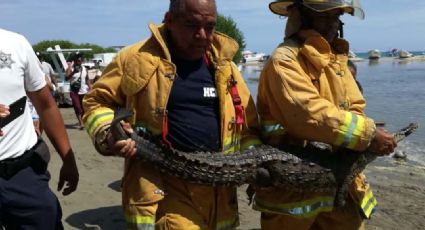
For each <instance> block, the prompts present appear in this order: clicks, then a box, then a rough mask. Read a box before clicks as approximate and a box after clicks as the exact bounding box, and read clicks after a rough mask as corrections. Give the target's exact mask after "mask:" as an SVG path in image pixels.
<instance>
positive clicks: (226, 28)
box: [216, 15, 246, 63]
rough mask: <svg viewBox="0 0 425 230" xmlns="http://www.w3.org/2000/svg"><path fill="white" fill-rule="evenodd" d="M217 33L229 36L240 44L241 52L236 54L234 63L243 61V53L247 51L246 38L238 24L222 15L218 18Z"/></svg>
mask: <svg viewBox="0 0 425 230" xmlns="http://www.w3.org/2000/svg"><path fill="white" fill-rule="evenodd" d="M216 31H218V32H221V33H224V34H226V35H227V36H229V37H231V38H233V39H235V40H236V41H237V42H238V44H239V50H238V52H237V53H236V55H235V57H234V58H233V61H234V62H235V63H239V62H240V61H241V60H242V51H243V50H244V49H245V46H246V44H245V37H244V35H243V33H242V31H240V30H239V29H238V27H237V25H236V22H235V21H233V19H232V18H231V17H230V16H229V17H224V16H222V15H218V16H217V26H216Z"/></svg>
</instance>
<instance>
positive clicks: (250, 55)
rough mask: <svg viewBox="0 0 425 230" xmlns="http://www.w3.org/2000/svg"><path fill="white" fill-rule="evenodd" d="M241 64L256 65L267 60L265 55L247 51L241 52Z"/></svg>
mask: <svg viewBox="0 0 425 230" xmlns="http://www.w3.org/2000/svg"><path fill="white" fill-rule="evenodd" d="M242 56H243V58H242V63H257V62H263V61H265V60H267V55H266V54H265V53H257V52H252V51H249V50H244V51H242Z"/></svg>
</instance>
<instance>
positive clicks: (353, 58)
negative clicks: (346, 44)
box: [348, 50, 363, 62]
mask: <svg viewBox="0 0 425 230" xmlns="http://www.w3.org/2000/svg"><path fill="white" fill-rule="evenodd" d="M348 59H349V60H351V61H353V62H356V61H363V58H361V57H357V55H356V53H354V52H353V51H352V50H350V51H348Z"/></svg>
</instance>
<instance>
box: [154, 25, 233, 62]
mask: <svg viewBox="0 0 425 230" xmlns="http://www.w3.org/2000/svg"><path fill="white" fill-rule="evenodd" d="M149 29H150V30H151V32H152V37H153V38H154V39H155V40H156V41H157V42H158V44H159V45H160V46H161V49H162V52H163V55H164V56H163V57H164V58H165V59H167V60H169V61H171V54H170V51H169V49H168V46H167V43H166V42H165V25H164V24H161V25H154V24H149ZM238 49H239V45H238V43H237V42H236V41H235V40H233V39H232V38H230V37H229V36H227V35H225V34H223V33H220V32H215V33H214V38H213V41H212V45H211V48H210V50H209V51H208V53H207V55H208V57H209V58H210V60H211V61H212V62H213V63H215V64H218V63H221V62H226V61H227V62H228V61H232V59H233V57H234V56H235V54H236V52H237V51H238Z"/></svg>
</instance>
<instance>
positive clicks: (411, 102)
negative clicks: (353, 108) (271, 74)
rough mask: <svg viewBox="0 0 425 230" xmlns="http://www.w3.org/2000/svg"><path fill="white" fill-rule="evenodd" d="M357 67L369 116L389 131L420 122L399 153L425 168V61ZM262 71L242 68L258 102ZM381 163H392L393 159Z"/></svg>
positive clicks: (389, 61) (368, 63)
mask: <svg viewBox="0 0 425 230" xmlns="http://www.w3.org/2000/svg"><path fill="white" fill-rule="evenodd" d="M356 64H357V68H358V74H357V78H358V80H359V81H360V83H361V84H362V86H363V90H364V96H365V98H366V102H367V106H366V114H367V116H369V117H371V118H373V119H374V120H376V121H383V122H385V124H386V126H385V128H386V129H387V130H389V131H396V130H397V129H400V128H402V127H405V126H407V125H408V124H409V123H411V122H418V123H419V125H420V127H419V129H418V130H417V131H416V132H415V133H414V134H412V135H411V136H409V137H408V138H407V139H405V140H404V141H402V142H400V143H399V145H398V147H397V150H399V151H404V152H406V153H407V155H408V161H409V162H411V163H414V164H418V165H422V166H425V59H421V60H410V61H406V60H403V61H400V60H399V59H393V58H383V59H381V60H379V61H375V62H371V61H369V60H364V61H361V62H357V63H356ZM261 69H262V66H261V65H252V66H243V67H242V70H241V72H242V74H243V75H244V78H245V80H246V82H247V84H248V87H249V89H250V90H251V92H252V94H253V97H254V99H255V100H256V97H257V87H258V77H259V75H260V72H261ZM378 161H392V158H390V157H384V158H380V159H378Z"/></svg>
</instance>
